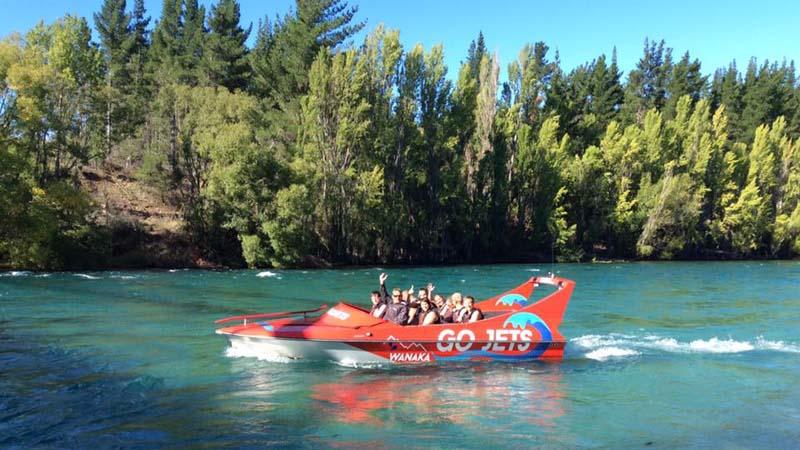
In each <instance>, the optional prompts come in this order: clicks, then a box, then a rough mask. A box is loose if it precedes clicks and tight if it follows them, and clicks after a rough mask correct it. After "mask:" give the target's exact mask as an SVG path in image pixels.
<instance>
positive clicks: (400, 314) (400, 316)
mask: <svg viewBox="0 0 800 450" xmlns="http://www.w3.org/2000/svg"><path fill="white" fill-rule="evenodd" d="M387 278H389V276H388V275H386V274H385V273H382V274H381V278H380V279H381V287H382V290H383V291H384V292H385V291H386V287H385V283H386V279H387ZM401 295H402V294H401V291H400V289H399V288H394V289H392V299H391V301H390V302H389V303H388V304H387V305H386V312H385V313H384V314H383V319H384V320H388V321H389V322H394V323H396V324H399V325H405V324H406V322H408V307H407V306H406V304H405V303H403V302H401V301H400V300H401Z"/></svg>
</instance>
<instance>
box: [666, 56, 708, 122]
mask: <svg viewBox="0 0 800 450" xmlns="http://www.w3.org/2000/svg"><path fill="white" fill-rule="evenodd" d="M707 80H708V77H706V76H704V75H703V74H702V73H701V72H700V61H699V60H697V59H695V60H694V61H690V60H689V52H686V53H684V54H683V57H682V58H681V60H680V61H678V62H677V63H675V65H673V66H672V70H671V73H670V76H669V81H668V83H667V100H666V103H665V105H664V115H665V117H666V118H667V119H670V118H672V117H674V116H675V108H676V107H677V104H678V100H679V99H680V98H681V97H683V96H684V95H688V96H689V97H691V99H692V102H693V103H696V102H697V101H698V100H700V97H701V96H703V95H704V94H705V91H706V83H707Z"/></svg>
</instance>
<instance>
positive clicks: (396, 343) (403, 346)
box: [386, 336, 428, 352]
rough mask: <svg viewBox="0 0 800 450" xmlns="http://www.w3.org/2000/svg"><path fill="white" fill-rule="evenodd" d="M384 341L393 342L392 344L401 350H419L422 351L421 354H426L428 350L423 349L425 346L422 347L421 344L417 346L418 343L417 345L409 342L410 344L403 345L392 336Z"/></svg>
mask: <svg viewBox="0 0 800 450" xmlns="http://www.w3.org/2000/svg"><path fill="white" fill-rule="evenodd" d="M386 340H387V341H394V342H393V343H394V344H395V345H397V346H399V347H401V348H402V349H403V350H411V349H418V350H421V351H423V352H427V351H428V350H427V349H426V348H425V346H424V345H422V344H419V343H417V342H411V343H408V344H403V342H402V341H399V340H397V338H396V337H394V336H389V337H388V338H386Z"/></svg>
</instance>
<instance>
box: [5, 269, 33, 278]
mask: <svg viewBox="0 0 800 450" xmlns="http://www.w3.org/2000/svg"><path fill="white" fill-rule="evenodd" d="M30 274H31V273H30V272H28V271H27V270H12V271H11V272H5V273H0V277H26V276H28V275H30Z"/></svg>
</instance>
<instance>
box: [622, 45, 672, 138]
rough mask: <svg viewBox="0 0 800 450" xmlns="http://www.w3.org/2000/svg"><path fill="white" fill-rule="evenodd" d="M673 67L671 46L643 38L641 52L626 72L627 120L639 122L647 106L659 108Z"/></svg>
mask: <svg viewBox="0 0 800 450" xmlns="http://www.w3.org/2000/svg"><path fill="white" fill-rule="evenodd" d="M671 70H672V49H671V48H668V47H666V48H665V46H664V41H663V40H662V41H661V42H659V43H656V42H655V41H652V42H651V41H650V40H648V39H645V41H644V55H643V56H642V58H641V59H639V62H638V63H637V64H636V69H634V70H632V71H631V72H630V74H629V75H628V84H627V86H625V104H624V106H623V116H624V120H625V122H626V123H641V122H642V120H644V117H645V115H646V113H647V111H648V110H650V109H651V108H656V109H657V110H659V111H661V109H662V108H663V107H664V104H665V102H666V99H667V82H668V80H669V74H670V72H671Z"/></svg>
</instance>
